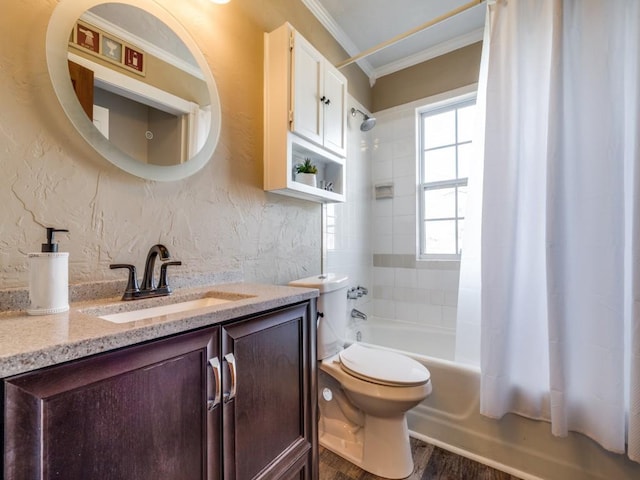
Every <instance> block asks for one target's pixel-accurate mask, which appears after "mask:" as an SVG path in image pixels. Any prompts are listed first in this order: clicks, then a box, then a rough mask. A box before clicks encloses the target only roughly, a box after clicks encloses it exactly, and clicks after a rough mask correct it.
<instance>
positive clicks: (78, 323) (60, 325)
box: [0, 283, 318, 378]
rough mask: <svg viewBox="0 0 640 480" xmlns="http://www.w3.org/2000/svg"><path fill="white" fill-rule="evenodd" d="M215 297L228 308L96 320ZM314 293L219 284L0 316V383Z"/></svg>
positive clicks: (250, 284)
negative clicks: (61, 309) (118, 320)
mask: <svg viewBox="0 0 640 480" xmlns="http://www.w3.org/2000/svg"><path fill="white" fill-rule="evenodd" d="M207 295H209V296H220V297H222V298H225V299H228V300H231V301H229V302H227V303H223V304H219V305H213V306H208V307H202V308H198V309H197V310H191V311H188V312H179V313H171V314H168V315H162V316H159V317H153V318H147V319H144V320H138V321H134V322H129V323H112V322H109V321H107V320H102V319H100V318H98V315H103V314H105V313H116V312H118V311H127V310H133V309H140V308H150V307H153V306H157V305H165V304H168V303H176V302H178V301H185V300H190V299H194V298H201V297H202V296H207ZM317 296H318V290H315V289H308V288H298V287H285V286H277V285H263V284H252V283H229V284H218V285H211V286H207V287H199V288H185V289H179V290H176V291H174V293H173V294H172V295H171V296H169V297H159V298H155V299H145V300H134V301H130V302H122V301H120V299H119V298H116V297H114V298H107V299H101V300H98V301H83V302H76V303H72V304H71V305H70V310H69V311H68V312H64V313H59V314H55V315H43V316H31V315H27V314H26V313H25V312H24V311H14V312H6V313H3V314H0V378H4V377H8V376H11V375H16V374H18V373H23V372H27V371H30V370H35V369H38V368H42V367H46V366H50V365H55V364H58V363H63V362H66V361H69V360H74V359H77V358H81V357H85V356H88V355H93V354H96V353H101V352H105V351H108V350H113V349H116V348H120V347H124V346H127V345H133V344H136V343H140V342H144V341H147V340H153V339H156V338H161V337H165V336H168V335H173V334H176V333H180V332H185V331H188V330H193V329H197V328H200V327H205V326H208V325H215V324H217V323H220V322H224V321H226V320H232V319H235V318H239V317H244V316H247V315H252V314H256V313H258V312H263V311H267V310H272V309H275V308H278V307H283V306H285V305H289V304H293V303H297V302H302V301H305V300H308V299H311V298H315V297H317Z"/></svg>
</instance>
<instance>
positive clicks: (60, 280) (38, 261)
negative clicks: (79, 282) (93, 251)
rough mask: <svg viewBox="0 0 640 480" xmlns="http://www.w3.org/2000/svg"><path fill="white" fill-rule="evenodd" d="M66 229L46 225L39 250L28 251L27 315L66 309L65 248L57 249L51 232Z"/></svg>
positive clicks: (67, 269)
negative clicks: (28, 305) (28, 301)
mask: <svg viewBox="0 0 640 480" xmlns="http://www.w3.org/2000/svg"><path fill="white" fill-rule="evenodd" d="M68 231H69V230H66V229H58V228H51V227H48V228H47V243H43V244H42V252H41V253H30V254H29V300H30V302H31V306H30V307H29V308H28V309H27V313H28V314H29V315H49V314H53V313H61V312H66V311H67V310H69V252H58V244H57V243H54V242H53V234H54V233H55V232H68Z"/></svg>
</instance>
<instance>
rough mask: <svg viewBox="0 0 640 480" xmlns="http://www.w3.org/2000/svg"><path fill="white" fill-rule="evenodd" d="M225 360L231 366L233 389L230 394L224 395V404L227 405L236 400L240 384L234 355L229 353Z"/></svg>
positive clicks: (230, 373)
mask: <svg viewBox="0 0 640 480" xmlns="http://www.w3.org/2000/svg"><path fill="white" fill-rule="evenodd" d="M224 359H225V360H226V361H227V363H228V364H229V375H230V376H231V389H230V390H229V393H225V394H224V402H225V403H227V402H229V401H231V400H233V399H234V398H235V396H236V388H237V386H238V384H237V376H236V357H234V356H233V353H227V354H226V355H225V356H224Z"/></svg>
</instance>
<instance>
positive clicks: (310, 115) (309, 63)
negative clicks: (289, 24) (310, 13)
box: [291, 32, 324, 145]
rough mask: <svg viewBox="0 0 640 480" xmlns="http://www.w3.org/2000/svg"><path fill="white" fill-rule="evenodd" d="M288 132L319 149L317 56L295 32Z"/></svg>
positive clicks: (319, 69) (319, 62)
mask: <svg viewBox="0 0 640 480" xmlns="http://www.w3.org/2000/svg"><path fill="white" fill-rule="evenodd" d="M294 35H295V36H294V49H293V61H292V68H293V72H292V73H293V82H292V89H293V91H292V92H291V98H292V99H293V102H292V106H291V108H292V110H293V122H292V124H291V130H292V131H293V132H296V133H297V134H298V135H301V136H303V137H305V138H307V139H308V140H310V141H312V142H315V143H317V144H319V145H322V136H323V131H322V129H323V125H322V114H323V107H324V103H323V101H322V100H321V98H322V95H323V94H322V90H323V85H322V81H323V78H322V72H323V70H322V68H323V66H322V63H323V58H322V56H321V55H320V53H319V52H318V51H317V50H316V49H315V48H313V46H312V45H311V44H310V43H309V42H307V41H306V40H305V39H304V38H303V37H302V36H300V35H299V34H298V33H297V32H296V33H295V34H294Z"/></svg>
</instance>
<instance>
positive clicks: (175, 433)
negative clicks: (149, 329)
mask: <svg viewBox="0 0 640 480" xmlns="http://www.w3.org/2000/svg"><path fill="white" fill-rule="evenodd" d="M219 334H220V328H219V327H214V328H208V329H206V330H200V331H196V332H191V333H187V334H182V335H178V336H176V337H172V338H170V339H166V340H159V341H154V342H150V343H147V344H143V345H138V346H134V347H128V348H125V349H122V350H119V351H114V352H110V353H105V354H102V355H98V356H94V357H90V358H87V359H83V360H78V361H74V362H70V363H67V364H63V365H59V366H54V367H50V368H46V369H42V370H38V371H35V372H31V373H27V374H23V375H19V376H16V377H12V378H10V379H8V380H6V381H5V419H4V423H5V425H4V428H5V459H4V460H5V464H4V469H5V471H4V478H5V480H17V479H20V480H23V479H24V480H32V479H36V478H37V479H47V480H48V479H64V480H87V479H97V480H111V479H113V480H129V479H130V480H147V479H148V480H158V479H167V480H177V479H184V480H187V479H188V480H194V479H196V480H197V479H203V480H212V479H218V478H220V472H221V471H222V468H221V465H220V460H221V459H220V439H219V435H220V427H221V425H220V422H221V407H220V405H218V406H215V407H214V406H213V405H212V404H209V406H210V407H211V408H207V402H208V401H209V400H210V399H212V398H213V392H214V390H215V387H214V375H213V373H212V368H211V365H210V364H209V359H211V358H213V357H216V356H217V354H218V346H219Z"/></svg>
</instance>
